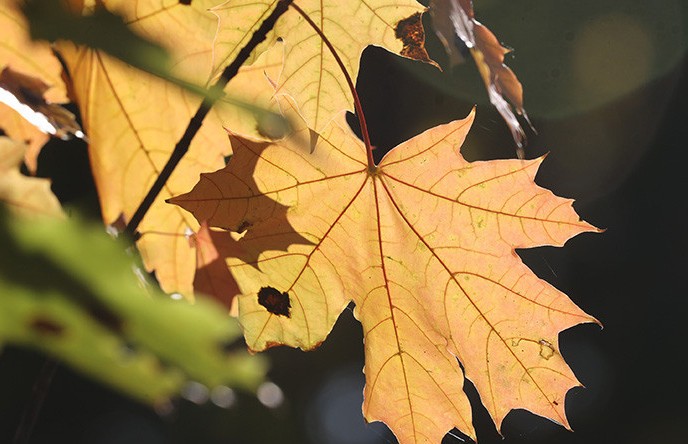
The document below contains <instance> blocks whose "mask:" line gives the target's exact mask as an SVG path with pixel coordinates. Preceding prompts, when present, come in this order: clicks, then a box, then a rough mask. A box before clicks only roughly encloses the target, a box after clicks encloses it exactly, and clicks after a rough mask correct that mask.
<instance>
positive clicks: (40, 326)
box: [31, 317, 64, 336]
mask: <svg viewBox="0 0 688 444" xmlns="http://www.w3.org/2000/svg"><path fill="white" fill-rule="evenodd" d="M31 328H32V329H33V330H35V331H36V332H37V333H39V334H42V335H45V336H60V335H62V332H63V331H64V326H62V325H60V324H58V323H57V322H55V321H53V320H52V319H48V318H40V317H39V318H36V319H34V320H33V321H31Z"/></svg>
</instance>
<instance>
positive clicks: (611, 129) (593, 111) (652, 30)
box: [0, 0, 688, 444]
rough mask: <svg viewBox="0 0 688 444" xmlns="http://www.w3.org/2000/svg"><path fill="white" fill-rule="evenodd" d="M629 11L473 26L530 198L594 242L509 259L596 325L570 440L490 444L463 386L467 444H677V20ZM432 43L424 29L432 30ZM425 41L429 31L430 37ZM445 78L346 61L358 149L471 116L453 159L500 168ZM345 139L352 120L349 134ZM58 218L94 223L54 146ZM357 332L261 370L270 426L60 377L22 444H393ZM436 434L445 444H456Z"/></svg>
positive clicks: (628, 6)
mask: <svg viewBox="0 0 688 444" xmlns="http://www.w3.org/2000/svg"><path fill="white" fill-rule="evenodd" d="M684 3H685V2H679V1H669V0H667V1H662V2H645V1H640V0H623V1H598V2H593V1H576V2H563V1H550V2H542V1H536V0H508V1H507V0H482V1H478V2H477V4H476V14H477V17H478V19H479V20H481V22H483V23H484V24H485V25H487V26H488V27H489V28H490V29H491V30H492V31H493V32H494V33H495V34H496V35H497V37H498V38H499V39H500V41H502V42H504V43H505V44H506V45H508V46H510V47H513V48H515V49H516V50H515V52H514V53H513V55H511V56H508V57H507V63H508V64H509V66H511V67H512V68H513V69H514V71H515V72H516V74H517V75H518V76H519V79H520V80H521V81H522V83H523V86H524V90H525V106H526V109H527V110H528V112H529V115H530V117H531V120H532V121H533V124H534V126H535V128H536V129H537V131H538V134H533V133H532V132H529V142H530V143H529V146H528V147H527V148H526V153H527V157H528V158H534V157H537V156H540V155H542V154H544V153H549V156H548V158H547V159H546V161H545V162H544V164H543V166H542V168H541V170H540V173H539V175H538V177H537V182H538V183H539V184H540V185H542V186H545V187H547V188H550V189H552V190H553V191H554V192H555V193H556V194H558V195H562V196H566V197H573V198H575V199H576V204H575V207H576V210H577V211H578V212H579V213H580V214H581V216H582V217H583V218H584V219H585V220H587V221H588V222H590V223H592V224H594V225H596V226H598V227H603V228H606V229H607V230H606V231H605V232H604V233H603V234H583V235H581V236H578V237H576V238H574V239H572V240H571V241H569V242H568V243H567V244H566V246H565V247H564V248H560V249H557V248H538V249H533V250H528V251H520V252H519V253H520V254H521V256H522V257H523V259H524V261H525V262H526V263H527V264H528V265H529V266H530V267H531V268H533V270H534V271H535V272H536V273H537V274H538V275H539V276H540V277H542V278H544V279H546V280H547V281H549V282H550V283H552V284H553V285H555V286H556V287H557V288H559V289H561V290H562V291H564V292H565V293H567V294H568V295H569V296H570V297H571V298H572V299H573V300H574V301H575V302H576V303H577V304H578V305H579V306H580V307H581V308H583V309H584V310H585V311H587V312H588V313H590V314H592V315H594V316H595V317H597V318H598V319H599V320H600V321H601V322H602V323H603V324H604V329H602V330H601V329H600V328H599V327H596V326H592V325H584V326H578V327H575V328H572V329H570V330H568V331H565V332H563V333H562V335H561V349H562V350H561V351H562V354H563V355H564V357H565V358H566V359H567V361H568V362H569V364H570V366H571V367H572V368H573V370H574V372H575V373H576V375H577V376H578V378H579V379H580V380H581V382H582V383H583V384H585V386H586V388H585V389H582V388H577V389H573V390H572V391H571V392H570V393H569V395H568V397H567V403H566V407H567V413H568V415H569V419H570V422H571V425H572V427H573V429H574V430H575V432H573V433H571V432H568V431H566V430H564V429H563V428H562V427H560V426H558V425H556V424H554V423H552V422H550V421H548V420H545V419H542V418H537V417H535V416H534V415H532V414H529V413H526V412H523V411H516V412H512V413H511V414H509V416H508V417H507V418H506V420H505V422H504V425H503V429H502V433H503V435H504V437H505V439H504V440H502V438H500V437H499V435H498V433H497V431H496V430H495V428H494V425H492V423H491V421H490V419H489V417H488V416H487V413H486V411H485V410H484V408H483V407H482V405H480V403H479V401H478V399H477V396H476V393H475V391H474V390H473V388H472V387H471V386H468V387H467V388H466V390H467V391H468V392H469V396H471V397H472V401H474V403H473V405H474V416H475V418H476V429H477V433H478V440H479V442H481V443H483V444H487V443H498V442H500V443H504V444H511V443H586V444H587V443H605V444H606V443H609V442H620V443H629V444H630V443H639V444H640V443H647V442H659V443H684V442H688V437H687V434H686V432H685V430H684V424H685V421H686V420H688V406H687V403H686V400H687V399H688V398H687V395H688V390H687V389H686V383H685V382H684V379H683V378H684V377H685V375H686V373H687V371H688V364H687V362H688V359H686V357H685V356H684V353H685V352H684V350H685V349H686V339H688V335H686V333H685V332H684V328H683V326H684V325H685V320H686V317H687V315H688V310H687V308H688V304H687V303H686V299H687V298H688V285H687V284H686V278H687V276H688V230H687V229H686V221H687V220H688V217H687V216H688V211H687V208H688V205H687V203H686V197H685V193H686V192H687V191H688V180H687V179H686V174H685V173H684V169H685V166H684V162H685V159H686V151H687V150H688V111H686V110H687V109H688V108H687V107H688V61H687V60H686V57H685V48H686V42H687V40H688V37H687V35H688V6H687V5H685V4H684ZM428 29H429V27H428ZM429 34H430V33H429ZM427 37H428V46H429V50H430V52H431V56H432V57H433V58H435V59H436V60H438V61H439V62H440V64H441V65H442V66H443V67H444V68H445V72H439V71H437V70H436V69H434V68H432V67H429V66H426V65H422V64H419V63H414V62H409V61H405V60H401V59H399V58H396V57H394V56H391V55H389V54H387V53H386V52H385V51H383V50H381V49H379V48H368V49H367V50H366V51H365V52H364V54H363V59H362V69H361V74H360V76H359V79H358V89H359V92H360V94H361V97H362V102H363V107H364V110H365V112H366V117H367V119H368V123H369V126H370V135H371V138H372V141H373V144H374V145H376V146H377V150H378V151H379V153H380V154H381V153H383V152H384V151H385V150H388V149H390V148H392V147H393V146H395V145H396V144H397V143H399V142H401V141H403V140H406V139H408V138H410V137H412V136H414V135H416V134H418V133H419V132H421V131H423V130H425V129H427V128H430V127H431V126H434V125H437V124H440V123H445V122H447V121H449V120H452V119H456V118H462V117H465V115H466V114H467V113H468V112H469V111H470V109H471V108H472V107H473V105H474V104H476V103H477V104H478V108H477V118H476V122H475V124H474V126H473V129H472V131H471V133H470V134H469V137H468V140H467V142H466V144H465V145H464V147H463V150H462V151H463V153H464V155H465V156H466V157H467V158H468V159H469V160H477V159H493V158H513V157H514V156H515V154H514V145H513V141H512V139H511V136H510V133H509V131H508V129H507V128H506V126H505V125H504V123H503V121H502V120H501V118H500V116H499V115H498V114H497V113H496V112H495V111H494V110H493V109H492V108H491V106H490V105H489V104H488V103H487V97H486V94H485V92H484V88H483V86H482V83H481V80H480V78H479V77H478V74H477V72H476V70H475V67H474V65H473V63H472V62H470V61H469V62H468V63H466V64H465V65H463V66H460V67H457V68H456V69H454V70H451V69H450V68H449V67H448V66H447V64H446V60H447V59H446V56H445V55H444V54H443V52H442V49H441V48H440V46H439V45H438V42H437V40H436V39H435V38H434V36H432V35H428V36H427ZM351 122H352V124H353V125H354V126H355V120H354V119H351ZM39 175H42V176H47V177H51V178H52V179H53V181H54V186H53V188H54V190H55V192H56V193H57V194H58V196H60V198H61V199H62V200H63V202H65V203H66V204H67V205H72V206H76V207H78V208H80V209H81V210H82V211H85V212H87V213H89V214H91V215H93V216H94V217H97V215H98V207H97V199H96V195H95V191H94V189H93V182H92V179H91V176H90V171H89V166H88V157H87V154H86V148H85V146H84V145H82V144H80V143H79V142H77V143H72V144H65V143H62V142H52V143H51V144H50V145H49V146H47V147H46V148H45V149H44V150H43V152H42V154H41V157H40V159H39ZM362 350H363V347H362V334H361V330H360V327H359V325H358V324H357V322H356V321H355V320H354V319H353V316H352V314H351V311H350V310H347V311H345V312H344V314H343V315H342V317H341V319H340V321H339V322H338V324H337V325H336V326H335V329H334V331H333V332H332V334H331V336H330V338H329V339H328V341H327V342H325V344H323V346H322V347H321V348H320V349H318V350H317V351H315V352H312V353H302V352H299V351H295V350H289V349H272V350H270V351H269V352H268V354H269V355H270V356H271V358H272V361H273V367H272V371H271V373H270V379H271V380H272V381H274V382H275V383H276V384H277V385H278V386H279V387H281V389H282V390H283V392H284V396H285V400H284V402H283V403H282V404H281V405H280V406H278V407H276V408H267V407H265V406H264V405H262V404H261V403H260V402H259V401H258V400H257V399H255V397H252V396H249V395H244V394H239V395H238V399H237V401H236V402H235V403H234V405H233V406H232V407H230V408H227V409H223V408H220V407H217V406H215V405H213V404H212V403H206V404H204V405H196V404H194V403H192V402H190V401H187V400H184V399H180V400H177V401H176V403H175V409H174V410H173V411H172V412H168V413H166V414H164V415H159V414H157V413H156V412H154V411H152V410H150V409H148V408H147V407H145V406H141V405H138V404H135V403H133V402H131V401H129V400H128V399H125V398H122V397H120V396H119V395H117V394H116V393H114V392H112V391H110V390H109V389H107V388H104V387H102V386H99V385H97V384H95V383H92V382H90V381H89V380H86V379H83V378H81V377H80V376H78V375H76V374H74V373H73V372H71V371H70V370H69V369H68V368H64V367H62V366H60V367H58V370H57V372H56V374H55V376H54V379H53V382H52V384H51V386H50V389H49V393H48V396H47V398H46V401H45V404H44V406H43V409H42V411H41V413H40V416H39V418H38V422H37V424H36V426H35V428H34V430H33V435H32V439H31V441H30V442H31V443H35V444H39V443H61V442H69V443H89V444H91V443H92V444H101V443H102V444H105V443H108V444H110V443H190V442H194V443H196V442H198V443H224V444H234V443H259V444H262V443H272V442H280V443H318V444H319V443H332V444H354V443H356V444H373V443H385V442H395V441H394V439H393V437H392V436H391V435H390V434H389V432H388V431H387V430H386V428H385V427H384V426H382V425H380V424H371V425H365V424H364V422H363V420H362V417H361V413H360V404H361V401H362V393H361V390H362V385H363V375H362V373H361V369H362V367H363V351H362ZM43 365H44V358H43V357H42V356H40V355H37V354H34V353H33V352H30V351H26V350H20V349H14V348H8V349H5V350H4V351H3V353H2V355H0V442H1V443H4V442H11V437H12V435H13V434H14V431H15V429H16V427H17V423H18V422H19V419H20V417H21V415H22V413H23V409H24V408H25V406H26V405H28V404H29V402H30V399H31V390H32V385H33V384H34V382H35V380H36V378H37V375H38V374H39V372H40V370H41V367H42V366H43ZM456 435H457V436H447V437H446V438H445V441H444V442H445V443H458V442H462V440H463V439H464V438H463V437H462V436H461V435H460V434H459V433H456Z"/></svg>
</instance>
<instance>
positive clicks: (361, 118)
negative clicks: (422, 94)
mask: <svg viewBox="0 0 688 444" xmlns="http://www.w3.org/2000/svg"><path fill="white" fill-rule="evenodd" d="M291 7H292V8H293V9H294V10H296V11H297V12H298V13H299V14H300V15H301V17H303V19H304V20H306V22H308V24H309V25H311V28H313V29H314V30H315V32H317V33H318V35H319V36H320V38H321V39H322V41H323V42H324V43H325V45H327V47H328V49H329V50H330V52H331V53H332V56H333V57H334V59H335V60H336V61H337V64H338V65H339V69H341V70H342V74H344V78H346V83H348V84H349V89H350V90H351V95H352V96H353V98H354V110H355V111H356V117H358V122H359V124H360V126H361V135H362V136H363V143H364V144H365V147H366V155H367V156H368V171H370V172H371V173H373V172H375V171H376V170H377V166H376V165H375V160H374V159H373V146H372V144H371V143H370V135H369V134H368V124H367V123H366V119H365V114H363V107H362V106H361V100H360V99H359V97H358V92H356V86H355V85H354V82H353V80H352V79H351V76H350V75H349V72H348V71H347V70H346V67H345V66H344V62H342V59H341V58H340V57H339V54H337V51H336V50H335V49H334V46H333V45H332V43H331V42H330V41H329V39H328V38H327V37H326V36H325V33H324V32H323V31H322V29H320V28H319V27H318V25H316V24H315V22H314V21H313V20H311V18H310V17H309V16H308V14H306V12H305V11H304V10H303V9H301V8H300V7H299V5H297V4H296V3H292V4H291Z"/></svg>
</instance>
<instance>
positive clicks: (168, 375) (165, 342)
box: [0, 213, 266, 404]
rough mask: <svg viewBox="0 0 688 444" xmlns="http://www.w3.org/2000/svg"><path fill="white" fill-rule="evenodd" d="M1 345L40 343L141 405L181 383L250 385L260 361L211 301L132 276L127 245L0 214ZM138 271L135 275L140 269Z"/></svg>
mask: <svg viewBox="0 0 688 444" xmlns="http://www.w3.org/2000/svg"><path fill="white" fill-rule="evenodd" d="M0 244H1V245H3V249H2V252H1V254H0V345H2V344H3V343H13V344H19V345H24V346H28V347H32V348H37V349H40V350H42V351H44V352H46V353H48V354H50V355H52V356H55V357H57V358H59V359H61V360H63V361H64V362H66V363H67V364H68V365H70V366H72V367H74V368H75V369H77V370H79V371H81V372H83V373H85V374H87V375H89V376H90V377H92V378H95V379H97V380H100V381H102V382H104V383H107V384H109V385H111V386H113V387H115V388H117V389H119V390H121V391H123V392H125V393H127V394H129V395H130V396H133V397H135V398H137V399H139V400H141V401H143V402H146V403H150V404H154V403H160V402H164V401H166V400H167V399H168V398H170V397H171V396H174V395H176V394H178V393H179V391H180V389H181V388H182V386H183V385H184V384H185V383H186V382H187V381H191V380H193V381H197V382H200V383H202V384H205V385H207V386H209V387H211V388H212V387H214V386H218V385H228V386H230V387H235V388H240V389H246V390H254V389H255V388H256V387H257V386H258V385H259V384H260V382H262V380H263V378H264V375H265V372H266V362H265V360H263V359H261V358H260V357H256V356H250V355H249V354H248V353H247V352H246V351H244V350H234V351H228V347H227V346H228V345H230V344H232V343H233V342H235V341H239V340H240V338H241V330H240V328H239V326H238V324H237V322H236V321H235V320H234V319H233V318H230V317H229V316H227V314H226V313H225V311H224V309H222V308H221V307H220V306H219V305H215V303H213V302H212V301H207V300H200V301H198V302H197V303H196V304H194V305H191V304H188V303H187V302H184V301H175V300H173V299H171V298H169V297H167V296H166V295H164V294H163V293H162V292H160V291H159V290H158V289H157V288H155V287H153V286H152V285H149V284H147V283H144V281H143V280H142V279H141V278H137V277H136V273H135V270H138V268H137V265H136V264H135V263H134V261H133V260H132V258H131V257H129V256H128V255H127V254H126V253H125V249H126V245H125V244H124V243H122V242H119V241H116V240H113V239H112V238H110V237H109V236H108V235H107V234H105V232H104V231H103V230H102V228H100V227H96V226H91V225H89V224H86V223H84V222H82V221H79V220H76V219H72V220H47V219H44V220H33V219H32V220H31V221H30V223H29V221H28V220H27V219H21V218H14V217H10V216H8V215H7V214H5V213H2V214H0ZM138 274H139V275H141V273H138Z"/></svg>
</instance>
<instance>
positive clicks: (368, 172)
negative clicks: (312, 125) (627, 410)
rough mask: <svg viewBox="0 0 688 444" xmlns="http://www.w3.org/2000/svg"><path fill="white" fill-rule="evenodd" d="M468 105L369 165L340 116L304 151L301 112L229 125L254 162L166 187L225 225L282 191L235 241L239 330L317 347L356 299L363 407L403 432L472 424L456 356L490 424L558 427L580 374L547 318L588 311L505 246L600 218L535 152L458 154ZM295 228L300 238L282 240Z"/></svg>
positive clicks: (419, 434) (238, 147)
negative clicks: (284, 225) (264, 122)
mask: <svg viewBox="0 0 688 444" xmlns="http://www.w3.org/2000/svg"><path fill="white" fill-rule="evenodd" d="M472 120H473V115H472V114H471V115H470V116H469V117H468V118H467V119H465V120H459V121H454V122H451V123H448V124H446V125H442V126H438V127H435V128H432V129H430V130H428V131H426V132H424V133H423V134H421V135H419V136H416V137H414V138H413V139H411V140H409V141H407V142H405V143H403V144H401V145H399V146H397V147H396V148H394V149H393V150H392V151H391V152H389V153H388V154H387V155H386V156H385V157H384V159H383V160H382V161H381V163H380V164H379V165H378V166H375V167H373V168H369V166H368V163H367V160H366V150H365V147H364V146H363V144H362V143H361V142H360V141H359V140H358V139H357V138H356V137H355V136H354V135H353V133H352V132H351V131H350V130H349V129H348V128H347V127H346V125H345V123H344V121H343V119H340V120H339V122H333V123H332V124H330V125H329V126H328V127H327V128H326V131H324V132H323V134H322V135H321V137H320V138H319V139H318V142H317V145H316V147H315V150H314V152H313V153H310V152H309V151H308V150H305V149H304V147H303V146H302V144H303V143H302V141H303V139H304V138H305V137H306V134H308V133H307V132H308V131H310V130H308V129H307V128H306V127H305V125H304V126H303V127H302V128H300V129H299V132H300V134H297V135H296V136H295V137H293V138H290V139H287V140H284V141H282V142H279V143H273V144H260V145H258V144H255V143H252V142H248V141H246V140H244V139H241V138H238V137H232V146H233V150H234V152H235V156H239V155H241V153H242V152H244V158H253V159H255V162H256V163H255V166H254V167H253V168H251V169H248V170H245V169H243V168H239V167H234V166H233V165H232V164H233V162H234V161H233V160H231V161H230V162H229V165H228V166H227V167H226V168H225V169H224V170H220V171H218V172H215V173H211V174H207V175H204V178H203V179H202V180H201V182H200V183H199V185H197V187H195V188H194V190H192V191H191V192H190V193H188V194H186V195H184V196H181V197H179V198H177V199H176V200H175V202H176V203H178V204H180V205H182V206H184V207H185V208H189V209H190V210H191V211H195V210H199V209H200V208H203V211H198V213H199V215H201V216H200V218H208V214H209V212H212V213H214V214H213V217H212V218H211V220H212V224H214V225H220V226H226V225H228V224H232V223H233V222H232V221H231V218H232V217H234V216H231V215H233V214H234V213H235V212H236V213H238V214H244V213H245V212H246V208H248V207H251V205H252V204H253V203H255V202H257V201H258V200H263V201H264V200H265V199H267V198H269V199H271V200H274V201H275V202H276V203H275V205H281V206H284V207H287V210H286V212H285V214H286V221H287V222H288V225H289V228H290V230H285V231H284V233H282V232H277V233H275V232H274V231H273V230H274V224H273V223H272V222H271V221H272V220H273V219H274V218H272V217H270V215H266V218H265V219H264V220H261V219H260V218H256V219H254V220H252V224H251V226H250V227H248V232H247V234H246V236H245V237H244V238H242V239H241V240H240V244H242V248H244V249H245V250H248V251H250V250H255V251H259V252H260V253H259V254H258V256H257V257H256V258H255V259H254V260H253V261H251V262H247V261H246V260H245V258H236V257H228V258H227V264H228V266H229V268H230V270H231V272H232V274H233V275H234V276H235V278H236V280H237V282H238V284H239V287H240V289H241V291H242V295H241V296H239V312H240V321H241V323H242V325H243V327H244V331H245V336H246V340H247V343H248V345H249V347H250V348H251V349H253V350H264V349H266V348H268V347H270V346H272V345H277V344H286V345H290V346H294V347H300V348H303V349H312V348H314V347H316V346H317V345H318V344H320V343H321V342H322V341H323V340H324V339H325V338H326V336H327V334H328V333H329V332H330V330H331V328H332V326H333V324H334V322H335V321H336V319H337V317H338V316H339V314H340V313H341V311H342V310H343V309H344V307H346V305H347V304H348V303H349V301H350V300H353V301H354V302H355V303H356V309H355V311H354V314H355V315H356V317H357V318H358V319H359V320H360V321H361V323H362V324H363V329H364V334H365V352H366V363H365V374H366V382H367V383H366V388H365V402H364V406H363V410H364V414H365V416H366V418H367V419H368V420H381V421H384V422H385V423H387V424H388V425H389V427H390V428H391V429H392V431H393V432H394V433H395V435H396V436H397V438H398V439H399V441H400V442H402V443H419V442H435V443H436V442H440V440H441V439H442V437H443V435H444V434H445V432H446V431H448V430H450V429H451V428H452V427H457V428H459V429H460V430H462V431H463V432H465V433H467V434H468V435H469V436H471V437H475V432H474V430H473V426H472V424H471V409H470V405H469V402H468V399H467V398H466V396H465V394H464V393H463V391H462V388H463V373H462V371H461V368H460V366H459V363H458V362H457V359H456V358H458V359H459V361H460V362H461V363H462V365H463V367H464V369H465V373H466V376H467V377H468V378H469V379H470V380H471V381H473V382H474V383H475V385H476V387H477V389H478V392H479V393H480V396H481V399H482V401H483V403H484V404H485V406H486V407H487V410H488V411H489V412H490V414H491V415H492V417H493V418H494V420H495V421H496V423H497V424H498V425H499V426H501V422H502V420H503V418H504V417H505V415H506V414H507V413H508V412H509V411H510V410H511V409H514V408H525V409H528V410H530V411H532V412H534V413H536V414H538V415H542V416H545V417H548V418H551V419H552V420H554V421H557V422H559V423H561V424H563V425H564V426H566V427H568V422H567V420H566V416H565V412H564V398H565V395H566V392H567V391H568V390H569V389H570V388H572V387H574V386H577V385H579V383H578V381H577V380H576V378H575V376H574V375H573V373H572V371H571V370H570V369H569V368H568V366H567V365H566V363H565V362H564V360H563V358H562V356H561V354H560V353H559V345H558V334H559V332H560V331H562V330H564V329H567V328H569V327H571V326H573V325H576V324H579V323H584V322H596V321H595V319H594V318H592V317H591V316H589V315H587V314H586V313H584V312H583V311H582V310H580V309H579V308H578V307H577V306H576V305H575V304H574V303H573V302H571V301H570V300H569V299H568V297H566V295H564V294H563V293H561V292H560V291H558V290H557V289H555V288H554V287H552V286H551V285H549V284H548V283H546V282H545V281H543V280H541V279H539V278H537V277H536V276H535V275H534V274H533V273H532V271H530V270H529V269H528V268H527V267H526V266H525V265H524V264H523V263H522V262H521V260H520V258H519V257H518V256H517V255H516V253H515V249H516V248H528V247H535V246H541V245H556V246H561V245H563V243H564V242H565V241H566V240H567V239H569V238H571V237H572V236H574V235H576V234H578V233H581V232H584V231H596V228H594V227H593V226H591V225H589V224H588V223H586V222H582V221H581V220H580V219H579V217H578V216H577V214H576V213H575V211H574V210H573V208H572V206H571V203H572V201H571V200H568V199H563V198H560V197H557V196H555V195H554V194H552V193H551V192H550V191H548V190H546V189H543V188H541V187H539V186H537V185H536V184H535V183H534V180H533V179H534V176H535V173H536V171H537V169H538V166H539V165H540V163H541V161H542V159H537V160H529V161H522V160H495V161H487V162H472V163H469V162H467V161H466V160H465V159H463V157H462V156H461V155H460V154H459V152H458V147H460V146H461V144H462V143H463V141H464V138H465V136H466V134H467V132H468V129H469V127H470V125H471V122H472ZM241 171H245V176H244V177H243V179H244V180H245V181H246V182H247V183H249V182H250V183H254V184H255V186H257V187H258V189H259V190H260V193H258V194H254V195H252V196H249V195H248V194H246V193H244V194H243V195H240V196H235V195H233V193H234V190H236V188H235V185H236V180H237V178H236V177H235V178H234V182H232V181H227V178H228V177H232V176H235V175H236V174H241ZM209 183H212V184H213V187H215V190H216V191H215V192H214V193H208V186H207V185H208V184H209ZM201 203H202V205H201ZM230 216H231V217H230ZM197 217H198V215H197ZM226 218H228V219H226ZM294 232H296V233H299V234H300V235H301V236H303V238H305V239H307V240H308V241H309V242H308V243H299V242H291V241H289V240H285V238H284V237H285V236H291V239H293V233H294ZM285 245H287V247H286V251H284V249H285ZM275 246H276V247H275Z"/></svg>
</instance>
